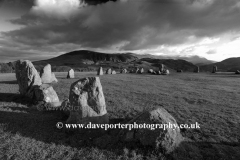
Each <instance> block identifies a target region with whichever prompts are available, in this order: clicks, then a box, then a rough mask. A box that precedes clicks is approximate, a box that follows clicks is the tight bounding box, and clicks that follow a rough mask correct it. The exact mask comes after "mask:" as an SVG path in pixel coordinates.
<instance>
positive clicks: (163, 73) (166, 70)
mask: <svg viewBox="0 0 240 160" xmlns="http://www.w3.org/2000/svg"><path fill="white" fill-rule="evenodd" d="M169 74H170V72H169V70H168V69H165V70H163V72H162V75H169Z"/></svg>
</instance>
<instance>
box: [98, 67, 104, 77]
mask: <svg viewBox="0 0 240 160" xmlns="http://www.w3.org/2000/svg"><path fill="white" fill-rule="evenodd" d="M97 75H99V76H101V75H103V69H102V67H100V68H99V69H98V72H97Z"/></svg>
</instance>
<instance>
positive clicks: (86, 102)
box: [67, 77, 108, 124]
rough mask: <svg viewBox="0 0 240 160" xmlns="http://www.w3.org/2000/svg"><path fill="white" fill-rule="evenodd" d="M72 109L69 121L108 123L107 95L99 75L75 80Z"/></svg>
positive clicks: (71, 90) (70, 96) (71, 100)
mask: <svg viewBox="0 0 240 160" xmlns="http://www.w3.org/2000/svg"><path fill="white" fill-rule="evenodd" d="M69 101H70V105H71V106H72V107H73V108H75V109H74V110H71V111H70V117H69V119H68V120H67V123H82V124H86V123H89V122H92V123H108V115H107V110H106V103H105V97H104V94H103V91H102V85H101V82H100V79H99V77H88V78H83V79H80V80H78V81H76V82H74V83H73V84H72V85H71V88H70V94H69Z"/></svg>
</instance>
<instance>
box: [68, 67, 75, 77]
mask: <svg viewBox="0 0 240 160" xmlns="http://www.w3.org/2000/svg"><path fill="white" fill-rule="evenodd" d="M74 77H75V76H74V70H73V69H70V70H69V71H68V75H67V78H74Z"/></svg>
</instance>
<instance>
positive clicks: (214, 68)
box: [212, 65, 217, 73]
mask: <svg viewBox="0 0 240 160" xmlns="http://www.w3.org/2000/svg"><path fill="white" fill-rule="evenodd" d="M216 72H217V66H216V65H214V66H213V70H212V73H216Z"/></svg>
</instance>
